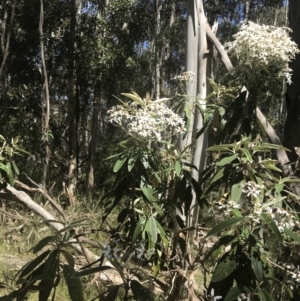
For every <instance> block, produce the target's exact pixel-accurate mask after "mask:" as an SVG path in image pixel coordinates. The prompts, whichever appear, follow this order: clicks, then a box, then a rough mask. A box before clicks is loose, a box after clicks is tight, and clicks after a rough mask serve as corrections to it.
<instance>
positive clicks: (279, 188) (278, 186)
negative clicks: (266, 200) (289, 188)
mask: <svg viewBox="0 0 300 301" xmlns="http://www.w3.org/2000/svg"><path fill="white" fill-rule="evenodd" d="M283 187H284V184H279V183H277V184H275V190H276V192H277V193H280V192H281V191H282V189H283Z"/></svg>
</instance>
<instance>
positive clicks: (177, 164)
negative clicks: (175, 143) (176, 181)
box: [175, 160, 181, 177]
mask: <svg viewBox="0 0 300 301" xmlns="http://www.w3.org/2000/svg"><path fill="white" fill-rule="evenodd" d="M175 172H176V176H177V177H179V176H180V173H181V162H180V161H178V160H176V162H175Z"/></svg>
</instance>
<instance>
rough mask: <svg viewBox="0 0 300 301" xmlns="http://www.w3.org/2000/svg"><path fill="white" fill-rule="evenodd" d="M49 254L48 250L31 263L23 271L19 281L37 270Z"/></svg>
mask: <svg viewBox="0 0 300 301" xmlns="http://www.w3.org/2000/svg"><path fill="white" fill-rule="evenodd" d="M49 253H50V250H47V251H45V252H44V253H42V254H41V255H39V256H38V257H36V258H35V259H33V260H32V261H30V262H29V263H28V264H26V265H25V266H24V267H23V268H22V270H21V273H20V276H19V279H20V278H23V277H25V276H26V275H28V274H29V273H31V272H32V271H33V270H34V269H35V268H37V267H38V266H39V265H40V264H41V262H42V261H43V260H44V259H45V258H46V257H47V256H48V255H49Z"/></svg>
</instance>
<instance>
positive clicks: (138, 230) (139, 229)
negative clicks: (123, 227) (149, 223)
mask: <svg viewBox="0 0 300 301" xmlns="http://www.w3.org/2000/svg"><path fill="white" fill-rule="evenodd" d="M142 223H144V221H143V220H142V219H140V220H139V221H138V223H137V225H136V227H135V229H134V232H133V236H132V243H135V242H136V240H137V238H138V237H139V235H140V234H141V233H142V231H143V228H142Z"/></svg>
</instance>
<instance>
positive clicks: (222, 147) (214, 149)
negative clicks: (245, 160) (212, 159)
mask: <svg viewBox="0 0 300 301" xmlns="http://www.w3.org/2000/svg"><path fill="white" fill-rule="evenodd" d="M233 147H234V145H233V144H221V145H216V146H211V147H209V148H207V149H206V151H207V152H218V151H230V150H232V148H233Z"/></svg>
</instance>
